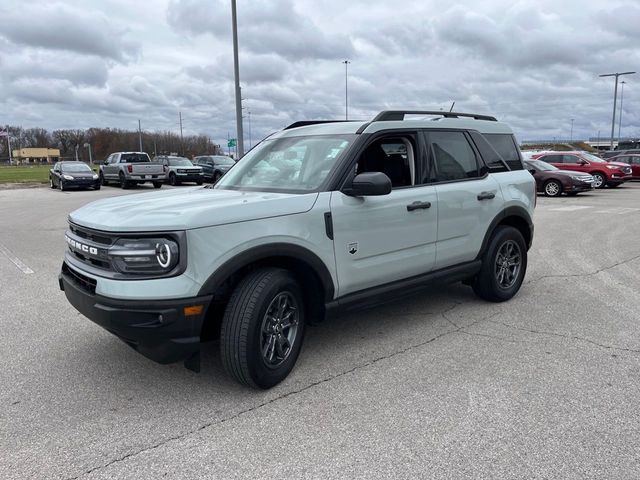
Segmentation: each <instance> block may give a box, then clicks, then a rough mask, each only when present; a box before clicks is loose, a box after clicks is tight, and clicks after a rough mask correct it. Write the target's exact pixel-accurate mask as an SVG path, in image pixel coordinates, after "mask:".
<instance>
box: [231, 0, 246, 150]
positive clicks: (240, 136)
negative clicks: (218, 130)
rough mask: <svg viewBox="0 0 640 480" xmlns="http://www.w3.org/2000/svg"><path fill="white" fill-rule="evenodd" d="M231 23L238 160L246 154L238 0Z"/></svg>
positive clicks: (234, 1)
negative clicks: (241, 90) (237, 13)
mask: <svg viewBox="0 0 640 480" xmlns="http://www.w3.org/2000/svg"><path fill="white" fill-rule="evenodd" d="M231 23H232V26H233V76H234V79H235V90H236V131H237V134H236V137H237V138H236V149H237V154H236V161H237V160H238V159H239V157H242V156H243V155H244V133H243V131H242V97H241V95H242V94H241V93H240V62H239V61H238V19H237V15H236V0H231Z"/></svg>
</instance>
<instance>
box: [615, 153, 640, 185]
mask: <svg viewBox="0 0 640 480" xmlns="http://www.w3.org/2000/svg"><path fill="white" fill-rule="evenodd" d="M608 161H610V162H621V163H628V164H629V165H631V177H632V179H633V180H640V154H627V155H618V156H617V157H613V158H611V159H608Z"/></svg>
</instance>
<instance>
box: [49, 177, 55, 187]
mask: <svg viewBox="0 0 640 480" xmlns="http://www.w3.org/2000/svg"><path fill="white" fill-rule="evenodd" d="M49 188H51V189H55V188H56V186H55V185H54V184H53V178H52V177H51V175H49Z"/></svg>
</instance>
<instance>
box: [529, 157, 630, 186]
mask: <svg viewBox="0 0 640 480" xmlns="http://www.w3.org/2000/svg"><path fill="white" fill-rule="evenodd" d="M531 158H535V159H537V160H542V161H544V162H547V163H550V164H551V165H553V166H554V167H558V168H559V169H560V170H574V171H576V172H586V173H589V174H591V175H593V186H594V187H595V188H604V187H605V186H607V185H608V186H609V187H617V186H618V185H621V184H623V183H624V182H626V181H627V180H631V166H629V164H627V163H620V162H607V161H605V160H603V159H601V158H599V157H596V156H595V155H591V154H590V153H587V152H546V153H541V154H536V155H532V157H531Z"/></svg>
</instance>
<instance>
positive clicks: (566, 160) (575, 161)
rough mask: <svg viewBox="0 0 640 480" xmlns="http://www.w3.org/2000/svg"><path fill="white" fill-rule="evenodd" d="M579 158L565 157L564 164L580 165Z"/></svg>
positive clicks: (563, 158)
mask: <svg viewBox="0 0 640 480" xmlns="http://www.w3.org/2000/svg"><path fill="white" fill-rule="evenodd" d="M578 160H579V158H578V157H576V156H575V155H563V156H562V163H578Z"/></svg>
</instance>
